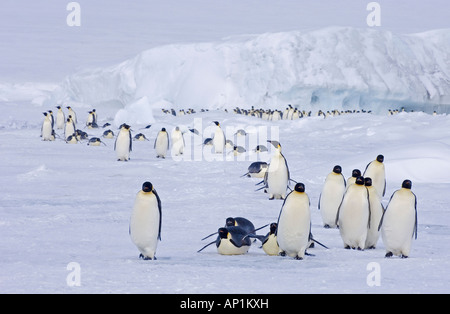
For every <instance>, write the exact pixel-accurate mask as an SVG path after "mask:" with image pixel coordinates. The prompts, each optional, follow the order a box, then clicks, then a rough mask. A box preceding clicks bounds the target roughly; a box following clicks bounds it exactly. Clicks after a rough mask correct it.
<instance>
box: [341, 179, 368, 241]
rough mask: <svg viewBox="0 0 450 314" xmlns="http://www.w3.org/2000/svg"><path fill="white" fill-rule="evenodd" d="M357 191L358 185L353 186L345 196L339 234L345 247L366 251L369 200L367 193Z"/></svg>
mask: <svg viewBox="0 0 450 314" xmlns="http://www.w3.org/2000/svg"><path fill="white" fill-rule="evenodd" d="M360 188H363V189H365V187H360ZM357 189H358V187H357V186H356V184H354V185H352V186H351V187H349V189H348V191H347V193H346V195H345V196H344V200H343V201H342V204H341V206H340V209H339V232H340V234H341V237H342V240H343V241H344V245H345V246H348V247H351V248H360V249H364V247H365V244H366V238H367V230H368V224H369V200H368V197H367V193H361V191H357Z"/></svg>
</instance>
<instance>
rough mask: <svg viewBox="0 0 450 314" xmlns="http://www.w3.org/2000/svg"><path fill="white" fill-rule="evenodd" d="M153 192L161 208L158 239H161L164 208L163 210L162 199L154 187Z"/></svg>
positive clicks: (159, 208)
mask: <svg viewBox="0 0 450 314" xmlns="http://www.w3.org/2000/svg"><path fill="white" fill-rule="evenodd" d="M153 194H155V196H156V200H157V202H158V210H159V230H158V240H159V241H161V226H162V210H161V199H160V198H159V195H158V193H157V192H156V190H155V189H153Z"/></svg>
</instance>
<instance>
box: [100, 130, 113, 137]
mask: <svg viewBox="0 0 450 314" xmlns="http://www.w3.org/2000/svg"><path fill="white" fill-rule="evenodd" d="M102 136H103V137H104V138H114V132H113V131H112V130H106V131H105V132H103V135H102Z"/></svg>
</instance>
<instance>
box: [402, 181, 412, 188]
mask: <svg viewBox="0 0 450 314" xmlns="http://www.w3.org/2000/svg"><path fill="white" fill-rule="evenodd" d="M402 188H404V189H408V190H411V188H412V182H411V180H405V181H403V183H402Z"/></svg>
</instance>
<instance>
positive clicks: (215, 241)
mask: <svg viewBox="0 0 450 314" xmlns="http://www.w3.org/2000/svg"><path fill="white" fill-rule="evenodd" d="M216 233H217V232H216ZM214 243H215V244H216V245H217V244H218V242H217V239H216V240H214V241H212V242H210V243H208V244H207V245H205V246H204V247H202V248H201V249H200V250H198V251H197V253H200V252H201V251H203V250H204V249H205V248H207V247H208V246H210V245H211V244H214Z"/></svg>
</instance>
